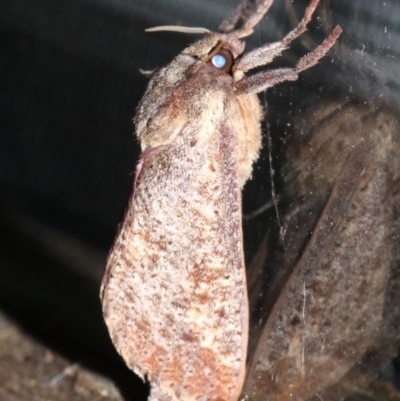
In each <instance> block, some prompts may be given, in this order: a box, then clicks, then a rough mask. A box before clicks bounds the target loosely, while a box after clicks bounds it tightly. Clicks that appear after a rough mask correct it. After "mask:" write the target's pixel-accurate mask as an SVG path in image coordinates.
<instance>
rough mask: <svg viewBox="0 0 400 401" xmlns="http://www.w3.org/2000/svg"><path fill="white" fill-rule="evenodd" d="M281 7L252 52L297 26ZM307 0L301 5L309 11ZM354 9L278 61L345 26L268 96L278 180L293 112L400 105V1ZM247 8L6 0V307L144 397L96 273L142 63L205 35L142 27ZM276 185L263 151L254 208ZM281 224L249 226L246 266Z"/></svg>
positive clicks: (1, 278)
mask: <svg viewBox="0 0 400 401" xmlns="http://www.w3.org/2000/svg"><path fill="white" fill-rule="evenodd" d="M275 3H276V4H274V5H273V7H272V8H271V11H270V13H269V15H268V16H267V17H266V18H265V19H264V21H263V22H262V24H261V25H260V27H259V28H258V29H257V31H256V32H255V34H254V35H253V37H252V38H251V40H249V41H248V46H249V48H251V47H254V46H257V45H258V46H259V45H261V44H263V43H265V42H269V41H275V40H279V38H281V37H282V36H283V35H284V34H285V33H286V32H288V31H289V30H290V27H291V21H290V20H289V18H288V16H287V13H286V11H285V6H284V2H278V1H276V2H275ZM307 3H308V1H298V2H295V4H294V6H295V10H296V12H297V16H298V18H300V17H301V15H302V13H303V11H304V8H305V6H306V4H307ZM347 3H348V2H345V1H344V0H338V1H330V2H328V1H327V2H324V1H322V4H323V5H324V8H323V9H322V10H321V12H317V13H316V17H317V16H318V19H317V18H316V17H314V20H313V22H312V23H311V24H310V31H311V33H310V34H307V35H306V36H305V38H304V39H303V40H298V41H296V43H295V44H294V45H293V48H292V50H291V51H288V52H287V54H285V57H283V58H282V59H281V60H278V61H277V62H276V63H275V65H293V64H294V62H295V60H296V59H297V58H298V57H299V55H303V54H304V53H306V52H307V51H308V50H309V49H311V48H312V47H314V46H315V44H318V43H320V42H321V41H322V40H323V38H324V37H325V36H326V34H327V33H328V32H329V30H330V29H331V28H332V27H333V25H334V24H337V23H339V24H341V25H342V27H343V29H344V34H343V36H342V38H341V39H340V42H341V43H340V44H338V45H337V47H336V48H335V49H334V50H333V51H332V52H331V53H330V55H329V56H327V57H326V58H325V59H324V60H323V61H322V62H321V63H320V64H319V65H318V66H317V67H315V68H314V69H313V70H312V71H307V72H305V73H304V74H302V77H301V79H300V80H299V81H298V82H296V83H290V84H283V85H280V86H279V87H277V88H275V89H273V90H271V91H269V92H268V94H263V95H261V99H262V102H263V104H264V105H265V106H266V110H267V111H268V116H267V119H266V121H267V122H268V124H269V125H268V127H269V130H270V132H271V135H272V137H273V143H274V149H275V152H274V155H273V159H274V160H275V161H276V166H275V167H276V169H277V170H278V173H277V176H278V178H277V181H278V184H279V163H280V160H281V158H282V152H281V142H282V141H279V140H277V139H275V138H276V137H278V135H277V134H276V133H277V132H279V135H280V137H282V136H283V137H284V135H290V126H291V119H292V115H293V111H296V112H297V113H298V112H299V110H300V111H301V110H310V108H312V107H313V105H315V104H316V103H318V102H320V101H323V99H326V98H329V97H330V96H333V97H336V98H338V97H346V96H347V97H349V98H352V99H354V98H357V99H358V100H359V101H360V102H362V101H363V100H364V99H371V98H372V99H378V98H380V99H382V96H381V95H382V94H383V95H384V96H383V98H384V100H381V101H380V102H383V101H384V102H385V106H387V107H391V108H393V110H397V108H398V103H399V102H398V101H399V98H400V96H399V93H400V79H399V75H400V74H399V72H398V56H399V53H400V50H399V49H400V40H399V36H400V35H399V30H400V28H399V24H398V20H399V18H400V11H399V10H400V6H399V4H398V3H396V2H395V1H386V2H385V3H382V2H381V1H378V0H374V1H371V2H368V3H367V4H366V2H360V1H354V2H352V3H351V4H347ZM236 4H237V2H236V1H233V0H229V1H223V0H213V1H212V0H202V1H189V0H179V1H167V0H151V1H150V0H68V1H67V0H57V1H54V0H36V1H32V0H1V1H0V226H1V236H2V240H1V242H0V263H1V265H0V308H1V309H2V310H4V311H5V312H6V313H7V314H9V315H10V316H12V317H13V318H14V319H16V320H17V321H19V323H20V324H21V326H23V327H24V328H25V329H26V330H27V331H28V332H29V333H32V334H33V335H35V336H36V337H37V338H38V339H39V340H40V341H42V342H43V343H45V344H47V345H49V346H51V347H53V348H55V349H56V350H57V351H59V352H62V353H64V354H65V355H66V356H68V358H71V359H74V358H78V359H85V360H86V361H87V364H88V365H90V366H92V367H94V368H96V369H97V370H100V371H102V372H105V373H106V374H107V375H109V376H111V377H112V378H113V379H114V380H116V381H117V383H119V385H120V387H121V388H122V389H123V391H124V393H125V394H126V395H127V396H129V397H132V398H133V399H135V400H139V399H140V398H139V397H140V396H139V395H137V394H136V391H142V393H141V394H142V396H141V397H142V398H143V397H144V399H145V393H146V391H147V388H146V387H145V386H142V385H141V381H140V380H139V379H136V377H135V376H134V375H133V373H130V372H128V371H127V370H126V369H125V368H124V367H123V365H122V363H121V362H120V361H119V358H118V356H117V355H116V353H115V352H114V350H113V348H112V347H111V345H110V341H109V339H108V334H107V332H106V329H105V326H104V324H103V322H102V319H101V312H100V302H99V299H98V287H99V280H100V278H101V273H102V269H103V267H104V263H105V257H106V253H107V250H108V248H109V247H110V245H111V243H112V240H113V237H114V234H115V231H116V227H117V225H118V223H119V221H120V218H121V216H122V213H123V210H124V207H125V204H126V201H127V199H128V196H129V193H130V191H131V188H132V181H133V175H132V173H133V172H134V170H135V165H136V162H137V158H138V154H139V150H140V149H139V145H138V142H137V141H136V139H135V138H134V136H133V131H134V128H133V124H132V117H133V115H134V110H135V107H136V105H137V103H138V101H139V99H140V98H141V96H142V94H143V92H144V90H145V87H146V84H147V78H146V77H144V76H143V75H141V74H140V72H139V68H142V69H144V70H152V69H154V68H156V67H157V66H160V65H163V64H164V63H166V62H168V61H169V60H170V59H171V58H173V57H174V56H175V55H177V54H178V53H179V51H180V50H182V48H184V47H185V46H186V45H187V44H188V43H190V42H191V41H193V40H195V39H196V36H191V35H184V34H178V33H165V32H162V33H152V34H150V33H147V34H146V33H144V29H145V28H147V27H151V26H156V25H165V24H168V25H173V24H177V25H185V26H203V27H206V28H209V29H211V30H217V28H218V25H219V23H220V22H221V20H222V19H223V18H224V17H226V16H227V15H228V14H229V12H230V10H232V9H233V8H234V7H235V6H236ZM323 10H329V11H325V12H324V11H323ZM321 88H323V90H322V89H321ZM380 102H378V101H377V107H380V105H381V103H380ZM269 181H270V179H269V166H268V153H267V151H266V150H264V151H263V154H262V155H261V159H260V162H259V163H258V164H257V166H256V167H255V172H254V180H252V181H251V182H250V183H249V184H247V186H246V188H245V192H244V211H245V212H249V211H252V210H254V209H256V208H257V207H259V206H261V205H262V204H263V203H265V202H267V201H268V200H269V199H270V197H271V195H270V186H269V184H268V183H269ZM273 218H274V213H270V214H266V215H265V216H264V217H262V218H261V220H257V221H256V222H252V223H247V225H246V226H245V237H246V259H247V260H251V257H252V255H253V254H254V252H255V250H256V248H257V246H258V243H259V239H260V237H261V236H262V234H263V231H262V229H261V228H262V227H263V226H264V225H265V224H266V223H267V222H268V221H269V220H271V219H273ZM246 233H247V234H246ZM133 395H134V396H133Z"/></svg>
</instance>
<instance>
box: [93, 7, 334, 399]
mask: <svg viewBox="0 0 400 401" xmlns="http://www.w3.org/2000/svg"><path fill="white" fill-rule="evenodd" d="M248 3H249V4H250V3H251V0H249V1H248ZM271 3H272V1H271V0H267V1H259V2H258V3H257V7H256V9H255V10H254V11H253V12H251V13H248V10H249V7H246V5H244V6H243V10H246V14H245V16H244V17H243V18H242V19H240V18H239V19H238V20H237V21H236V22H235V23H234V25H235V28H234V29H231V30H229V26H232V23H231V22H232V21H230V20H227V21H226V23H225V24H223V25H222V26H223V27H225V28H222V31H223V32H221V33H213V32H207V31H206V30H202V29H200V28H195V29H194V30H192V31H195V32H197V33H198V32H200V31H201V33H204V34H205V36H204V37H203V38H202V39H200V40H199V41H197V42H195V43H194V44H192V45H191V46H189V47H187V48H186V49H184V50H183V51H182V52H181V54H179V55H178V56H177V57H175V58H174V59H173V60H172V61H171V62H170V63H169V64H168V65H166V66H165V67H163V68H161V69H159V70H157V71H156V72H154V74H153V75H152V77H151V79H150V82H149V85H148V87H147V90H146V93H145V94H144V96H143V98H142V100H141V102H140V104H139V106H138V108H137V111H136V115H135V118H134V123H135V126H136V135H137V137H138V139H139V141H140V143H141V148H142V151H143V153H142V156H141V159H140V162H139V166H138V173H137V177H136V181H135V182H136V184H135V188H134V191H133V193H132V195H131V199H130V201H129V206H128V208H127V210H126V214H125V217H124V220H123V223H122V226H121V228H120V230H119V233H118V235H117V238H116V240H115V243H114V245H113V247H112V249H111V251H110V254H109V257H108V261H107V266H106V272H105V277H107V279H106V280H103V285H102V288H101V300H102V304H103V314H104V318H105V321H106V324H107V326H108V329H109V332H110V335H111V338H112V341H113V343H114V345H115V346H116V348H117V350H118V352H119V353H120V354H121V355H122V357H123V358H124V360H125V361H126V363H127V365H128V366H129V367H130V368H131V369H133V370H134V371H135V372H137V373H138V374H139V375H140V376H142V377H144V376H147V378H148V379H149V380H150V382H151V388H152V390H151V394H150V400H151V401H192V400H202V401H222V400H223V401H237V399H238V398H239V395H240V391H241V389H242V386H243V381H244V378H245V363H246V355H247V341H248V320H249V319H248V301H247V290H246V276H245V266H244V258H243V241H242V227H241V224H242V216H241V188H242V187H243V185H244V183H245V182H246V181H247V179H248V178H249V177H250V176H251V170H252V165H253V163H254V161H255V160H256V159H257V158H258V155H259V150H260V147H261V129H260V121H261V119H262V109H261V106H260V103H259V100H258V98H257V95H256V94H257V93H258V92H261V91H263V90H265V89H266V88H268V87H271V86H274V85H276V84H278V83H280V82H283V81H288V80H295V79H297V74H298V73H299V72H301V71H303V70H305V69H307V68H310V67H311V66H313V65H315V64H316V63H317V62H318V60H319V59H320V58H321V57H323V56H324V55H325V54H326V53H327V51H328V50H329V49H330V48H331V47H332V46H333V44H334V43H335V41H336V39H337V38H338V36H339V34H340V28H339V27H336V28H335V29H334V30H333V31H332V33H331V34H330V35H329V37H328V38H327V39H326V40H325V41H324V42H323V43H322V45H320V46H319V47H318V48H316V49H315V50H314V51H313V52H311V53H309V54H308V55H306V56H304V57H303V58H301V59H300V60H299V62H298V63H297V64H296V65H295V66H294V67H293V68H282V69H276V70H266V71H261V72H258V73H256V74H253V75H250V76H246V75H245V73H246V72H248V71H250V70H251V69H254V68H256V67H259V66H263V65H265V64H268V63H269V62H270V61H272V60H273V59H274V58H275V57H277V56H279V55H280V54H281V53H282V51H283V50H285V49H286V48H287V47H288V45H289V44H290V42H291V41H293V40H294V39H295V38H296V37H298V36H299V35H301V34H302V33H303V32H304V31H305V30H306V25H307V23H308V22H309V21H310V19H311V16H312V14H313V12H314V10H315V8H316V6H317V4H318V0H312V1H311V3H310V5H309V6H308V8H307V9H306V12H305V16H304V18H303V20H302V21H301V23H300V24H299V25H298V26H297V27H296V28H295V29H294V30H293V31H292V32H290V33H289V34H288V35H287V36H286V37H285V38H284V39H283V40H282V41H280V42H277V43H273V44H268V45H264V46H262V47H260V48H258V49H255V50H253V51H251V52H249V53H245V54H243V52H244V42H243V41H242V40H241V39H242V38H244V37H246V36H249V35H250V34H251V33H252V31H253V28H254V26H255V25H256V24H257V23H258V22H259V20H260V19H261V18H262V16H263V15H264V14H265V13H266V12H267V10H268V8H269V7H270V5H271ZM239 14H240V12H237V13H236V16H235V18H236V17H237V16H239V17H240V15H239ZM238 21H241V22H240V23H238ZM227 27H228V28H227ZM168 29H169V30H170V29H171V27H168ZM157 30H161V28H158V29H157ZM179 31H186V32H190V31H191V30H190V29H186V28H179Z"/></svg>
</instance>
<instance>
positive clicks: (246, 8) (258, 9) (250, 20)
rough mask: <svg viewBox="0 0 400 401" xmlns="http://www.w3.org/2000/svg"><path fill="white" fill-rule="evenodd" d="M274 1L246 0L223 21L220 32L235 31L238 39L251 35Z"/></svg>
mask: <svg viewBox="0 0 400 401" xmlns="http://www.w3.org/2000/svg"><path fill="white" fill-rule="evenodd" d="M272 3H273V0H262V1H256V0H244V1H243V3H242V4H240V5H239V6H238V7H237V8H236V9H235V10H234V11H233V13H232V14H231V15H230V16H229V17H228V18H226V19H225V20H224V21H222V23H221V24H220V26H219V30H220V32H223V33H231V32H233V34H234V36H235V37H236V38H238V39H239V38H244V37H246V36H249V35H251V34H252V33H253V30H254V27H255V26H256V25H257V24H258V22H259V21H260V20H261V19H262V17H263V16H264V15H265V14H266V13H267V11H268V10H269V8H270V7H271V5H272ZM252 9H254V10H252Z"/></svg>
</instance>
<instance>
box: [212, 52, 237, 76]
mask: <svg viewBox="0 0 400 401" xmlns="http://www.w3.org/2000/svg"><path fill="white" fill-rule="evenodd" d="M210 61H211V64H212V65H213V66H214V67H215V68H218V69H219V70H221V71H224V72H230V70H231V68H232V65H233V55H232V53H231V52H230V51H228V50H220V51H219V52H218V53H216V54H214V56H212V57H211V60H210Z"/></svg>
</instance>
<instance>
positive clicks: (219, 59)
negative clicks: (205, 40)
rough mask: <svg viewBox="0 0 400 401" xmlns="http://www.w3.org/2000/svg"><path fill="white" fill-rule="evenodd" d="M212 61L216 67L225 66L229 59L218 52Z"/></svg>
mask: <svg viewBox="0 0 400 401" xmlns="http://www.w3.org/2000/svg"><path fill="white" fill-rule="evenodd" d="M211 62H212V63H213V66H214V67H217V68H224V67H225V66H226V63H227V62H228V60H227V59H226V58H225V56H223V55H222V54H216V55H215V56H214V57H213V58H212V59H211Z"/></svg>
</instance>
